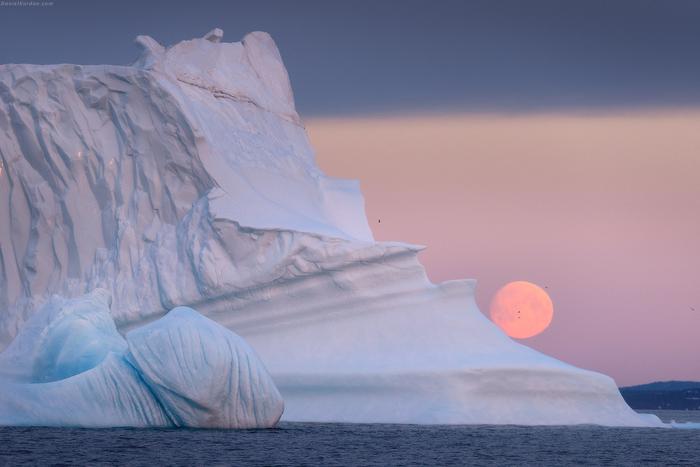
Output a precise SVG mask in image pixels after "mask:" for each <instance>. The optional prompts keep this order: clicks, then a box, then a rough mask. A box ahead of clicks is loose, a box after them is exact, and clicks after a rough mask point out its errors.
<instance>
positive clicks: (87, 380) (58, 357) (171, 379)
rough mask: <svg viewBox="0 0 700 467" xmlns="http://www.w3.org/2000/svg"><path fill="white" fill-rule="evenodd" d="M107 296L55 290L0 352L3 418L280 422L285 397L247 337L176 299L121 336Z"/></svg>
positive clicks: (67, 422) (23, 421) (10, 421)
mask: <svg viewBox="0 0 700 467" xmlns="http://www.w3.org/2000/svg"><path fill="white" fill-rule="evenodd" d="M108 302H109V295H108V294H107V292H106V291H104V290H97V291H95V292H93V293H91V294H88V295H86V296H85V297H81V298H77V299H73V300H65V299H61V298H60V297H55V298H54V300H52V302H51V304H50V306H49V305H47V307H45V308H44V309H43V310H42V311H41V312H40V313H37V315H35V317H33V319H32V320H31V322H30V323H28V325H27V327H26V331H23V332H22V333H20V335H19V336H18V337H17V339H16V340H15V342H14V343H13V345H11V346H10V348H8V349H7V351H5V352H4V353H3V354H0V425H58V426H181V427H194V428H255V427H270V426H274V425H275V424H276V423H277V421H278V420H279V418H280V417H281V415H282V411H283V410H284V404H283V402H282V398H281V396H280V394H279V392H278V390H277V388H276V387H275V385H274V383H273V382H272V379H271V377H270V376H269V374H268V373H267V370H266V369H265V367H264V366H263V364H262V362H260V360H259V359H258V357H257V356H256V355H255V352H254V351H253V350H252V349H251V348H250V347H249V346H248V345H247V344H246V343H245V341H243V339H241V338H240V337H238V336H237V335H235V334H234V333H232V332H231V331H229V330H228V329H226V328H224V327H222V326H220V325H218V324H216V323H215V322H213V321H211V320H209V319H207V318H204V317H203V316H201V315H200V314H198V313H197V312H196V311H194V310H192V309H191V308H185V307H180V308H177V309H175V310H173V311H171V312H170V313H168V314H167V315H166V316H165V317H164V318H161V319H159V320H157V321H155V322H153V323H151V324H149V325H147V326H144V327H143V328H141V329H139V330H137V331H132V332H131V333H129V335H128V336H127V339H126V340H124V339H123V338H122V337H121V336H120V335H119V333H118V332H117V330H116V327H115V325H114V322H113V321H112V319H111V317H110V315H109V308H108ZM25 366H26V367H27V368H30V369H31V370H30V371H25V370H24V368H23V367H25Z"/></svg>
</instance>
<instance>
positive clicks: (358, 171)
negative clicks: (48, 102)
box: [0, 0, 700, 384]
mask: <svg viewBox="0 0 700 467" xmlns="http://www.w3.org/2000/svg"><path fill="white" fill-rule="evenodd" d="M698 24H700V2H697V1H695V0H673V1H669V2H661V1H658V0H616V1H613V2H611V1H607V0H571V1H561V0H532V1H528V2H523V1H521V0H498V1H493V0H469V1H466V0H465V1H463V0H441V1H439V2H436V1H432V0H402V1H399V0H382V1H373V0H355V1H352V2H340V1H324V0H296V1H288V0H263V1H259V2H243V1H224V0H208V1H206V0H205V1H192V0H188V1H178V0H173V1H164V0H154V1H149V2H141V1H135V0H133V1H119V2H116V1H93V0H53V3H52V6H47V7H10V6H4V7H0V63H92V64H94V63H113V64H127V63H130V62H131V61H133V60H134V58H135V57H136V55H137V50H136V48H135V47H134V46H133V39H134V37H135V36H136V35H138V34H149V35H151V36H153V37H155V38H156V39H157V40H159V41H160V42H161V43H163V44H166V45H168V44H172V43H174V42H177V41H179V40H183V39H189V38H191V37H196V36H201V35H203V34H204V33H206V32H207V31H208V30H210V29H212V28H214V27H217V26H218V27H221V28H222V29H223V30H224V31H225V36H224V40H229V41H234V40H239V39H240V38H241V37H242V36H243V35H244V34H245V33H247V32H249V31H253V30H264V31H268V32H270V33H271V34H272V35H273V37H274V38H275V39H276V41H277V43H278V46H279V48H280V50H281V52H282V55H283V58H284V60H285V63H286V65H287V68H288V70H289V73H290V77H291V80H292V84H293V87H294V91H295V96H296V102H297V107H298V109H299V111H300V113H301V114H302V116H303V117H304V118H305V120H306V123H307V128H308V129H309V132H310V135H311V140H312V143H313V145H314V146H315V147H316V149H317V151H318V161H319V164H320V165H321V166H322V168H323V169H324V170H325V171H326V172H328V173H329V174H331V175H334V176H338V177H344V178H357V179H360V180H361V182H362V188H363V190H364V193H365V197H366V202H367V212H368V216H369V219H370V225H371V226H372V228H373V230H374V232H375V236H376V237H377V238H378V239H385V240H405V241H409V242H414V243H421V244H424V245H427V246H428V249H427V250H426V251H425V252H424V253H422V256H421V258H422V261H423V262H424V263H425V265H426V267H427V270H428V272H429V275H430V277H431V278H432V279H433V280H434V281H436V282H437V281H442V280H446V279H453V278H464V277H470V278H476V279H478V281H479V285H478V289H477V290H478V292H477V294H478V296H477V298H478V301H479V304H480V306H481V307H482V308H483V309H484V310H485V309H486V306H487V305H488V302H489V300H490V298H491V295H492V294H493V293H494V292H495V290H496V289H497V288H498V287H500V286H501V285H503V284H504V283H506V282H508V281H511V280H518V279H521V280H528V281H532V282H535V283H538V284H541V285H547V287H548V291H549V292H550V294H551V296H552V299H553V301H554V306H555V316H554V320H553V322H552V325H551V327H550V328H549V329H548V330H547V331H546V332H545V333H543V334H542V335H540V336H538V337H535V338H532V339H529V340H527V341H526V342H527V344H528V345H532V346H533V347H535V348H537V349H540V350H543V351H545V352H547V353H549V354H552V355H554V356H556V357H559V358H562V359H564V360H566V361H568V362H571V363H573V364H576V365H580V366H583V367H585V368H591V369H595V370H599V371H603V372H605V373H608V374H610V375H612V376H613V377H615V378H616V380H617V381H618V383H620V384H632V383H639V382H647V381H651V380H659V379H696V380H700V358H698V355H699V354H700V338H698V335H699V334H700V188H699V187H700V180H699V178H700V131H698V128H700V60H699V59H698V57H700V27H698ZM379 218H381V219H382V222H381V224H379V223H377V219H379ZM692 308H695V310H696V311H693V310H692ZM465 338H466V336H465Z"/></svg>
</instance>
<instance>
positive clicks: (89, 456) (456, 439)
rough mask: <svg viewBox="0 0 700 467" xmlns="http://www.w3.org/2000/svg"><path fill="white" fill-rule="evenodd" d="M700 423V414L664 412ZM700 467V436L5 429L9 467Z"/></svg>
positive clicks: (323, 427) (502, 429)
mask: <svg viewBox="0 0 700 467" xmlns="http://www.w3.org/2000/svg"><path fill="white" fill-rule="evenodd" d="M654 413H656V414H657V415H659V416H660V417H661V418H662V420H664V421H670V420H675V421H676V422H700V411H695V412H691V411H688V412H684V411H659V412H654ZM17 464H41V465H46V464H54V465H55V464H64V465H71V464H80V465H84V464H89V465H113V464H120V465H143V466H152V465H188V466H189V465H254V466H257V465H260V466H275V465H321V466H334V465H362V466H387V465H440V466H445V465H518V466H520V465H570V464H581V465H601V464H607V465H615V466H623V465H630V466H637V465H655V464H659V465H669V464H673V465H700V430H697V429H690V430H682V429H663V428H653V429H649V428H605V427H597V426H557V427H525V426H490V425H484V426H423V425H354V424H331V423H281V424H280V425H279V427H278V428H275V429H269V430H231V431H225V430H189V429H129V428H111V429H75V428H38V427H29V428H19V427H0V465H17Z"/></svg>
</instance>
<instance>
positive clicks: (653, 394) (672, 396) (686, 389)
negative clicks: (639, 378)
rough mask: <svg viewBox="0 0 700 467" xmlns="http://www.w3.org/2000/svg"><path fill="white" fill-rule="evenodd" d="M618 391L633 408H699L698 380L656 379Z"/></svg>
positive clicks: (699, 385) (699, 383)
mask: <svg viewBox="0 0 700 467" xmlns="http://www.w3.org/2000/svg"><path fill="white" fill-rule="evenodd" d="M620 393H621V394H622V397H624V399H625V401H626V402H627V404H628V405H629V406H630V407H632V408H633V409H635V410H638V409H666V410H700V381H657V382H654V383H649V384H640V385H639V386H627V387H623V388H620Z"/></svg>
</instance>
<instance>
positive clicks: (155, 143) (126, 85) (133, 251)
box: [0, 32, 372, 349]
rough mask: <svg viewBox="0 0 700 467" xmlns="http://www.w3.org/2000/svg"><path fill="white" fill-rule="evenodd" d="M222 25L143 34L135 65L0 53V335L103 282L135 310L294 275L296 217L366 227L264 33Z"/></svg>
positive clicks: (336, 229)
mask: <svg viewBox="0 0 700 467" xmlns="http://www.w3.org/2000/svg"><path fill="white" fill-rule="evenodd" d="M220 38H221V34H219V33H214V34H209V35H207V36H206V38H199V39H192V40H189V41H183V42H181V43H179V44H176V45H174V46H172V47H169V48H165V47H162V46H161V45H159V44H158V43H157V42H156V41H155V40H153V39H151V38H148V37H140V38H139V40H138V42H139V44H141V46H142V47H143V48H144V52H143V54H142V56H141V57H140V58H139V59H138V60H137V62H136V63H135V64H134V65H132V66H111V65H100V66H81V65H42V66H39V65H0V239H2V241H0V310H1V311H0V349H2V348H4V347H5V346H7V345H8V344H9V342H10V341H11V340H12V338H13V337H14V336H15V335H16V334H17V333H18V331H19V329H20V328H21V326H22V324H23V322H24V321H25V320H26V318H27V317H28V316H29V315H31V314H32V313H33V312H34V311H36V310H37V309H38V307H39V306H41V305H42V304H43V303H44V302H45V301H46V300H48V299H49V297H51V296H52V295H53V294H60V295H62V296H66V297H74V296H80V295H82V294H84V293H86V292H87V291H89V290H93V289H95V288H105V289H107V290H109V291H110V293H111V295H112V297H113V302H114V303H113V305H112V312H113V314H114V317H115V319H116V322H117V325H118V326H120V327H121V326H124V325H129V324H134V325H137V324H139V323H141V322H147V321H150V320H152V319H155V318H156V317H158V316H162V315H163V314H165V312H167V311H168V310H169V309H172V308H174V307H175V306H178V305H191V304H195V303H203V302H206V303H215V302H214V301H213V300H214V299H216V298H218V297H222V296H226V295H230V294H234V293H237V292H239V291H241V290H243V289H245V288H248V287H258V286H260V285H264V284H268V283H271V282H274V281H275V280H277V279H279V278H280V277H283V276H293V275H297V274H298V273H297V268H296V266H297V263H298V260H297V258H296V253H297V251H299V250H303V249H304V246H303V245H300V241H299V237H300V235H293V234H292V232H307V233H312V234H314V235H317V236H324V237H333V238H336V239H356V240H362V241H365V242H371V241H372V235H371V232H370V230H369V227H368V224H367V220H366V218H365V215H364V203H363V199H362V196H361V194H360V191H359V187H358V184H357V183H356V182H354V181H346V180H337V179H333V178H330V177H327V176H325V175H324V174H323V173H322V172H321V171H320V170H319V169H318V167H317V166H316V164H315V161H314V153H313V150H312V149H311V146H310V145H309V141H308V138H307V135H306V132H305V129H304V127H303V126H302V124H301V122H300V121H299V117H298V115H297V114H296V111H295V110H294V101H293V97H292V93H291V87H290V85H289V78H288V76H287V72H286V70H285V68H284V65H283V63H282V60H281V58H280V55H279V52H278V51H277V48H276V46H275V44H274V42H273V41H272V39H271V38H270V37H269V35H267V34H265V33H261V32H257V33H251V34H249V35H247V36H246V37H245V38H244V39H243V40H242V41H241V42H233V43H225V42H221V41H220ZM290 237H294V238H290ZM312 253H313V252H312ZM316 256H318V255H316ZM226 301H228V300H226ZM225 308H226V307H225V306H224V307H222V308H221V309H225Z"/></svg>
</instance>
